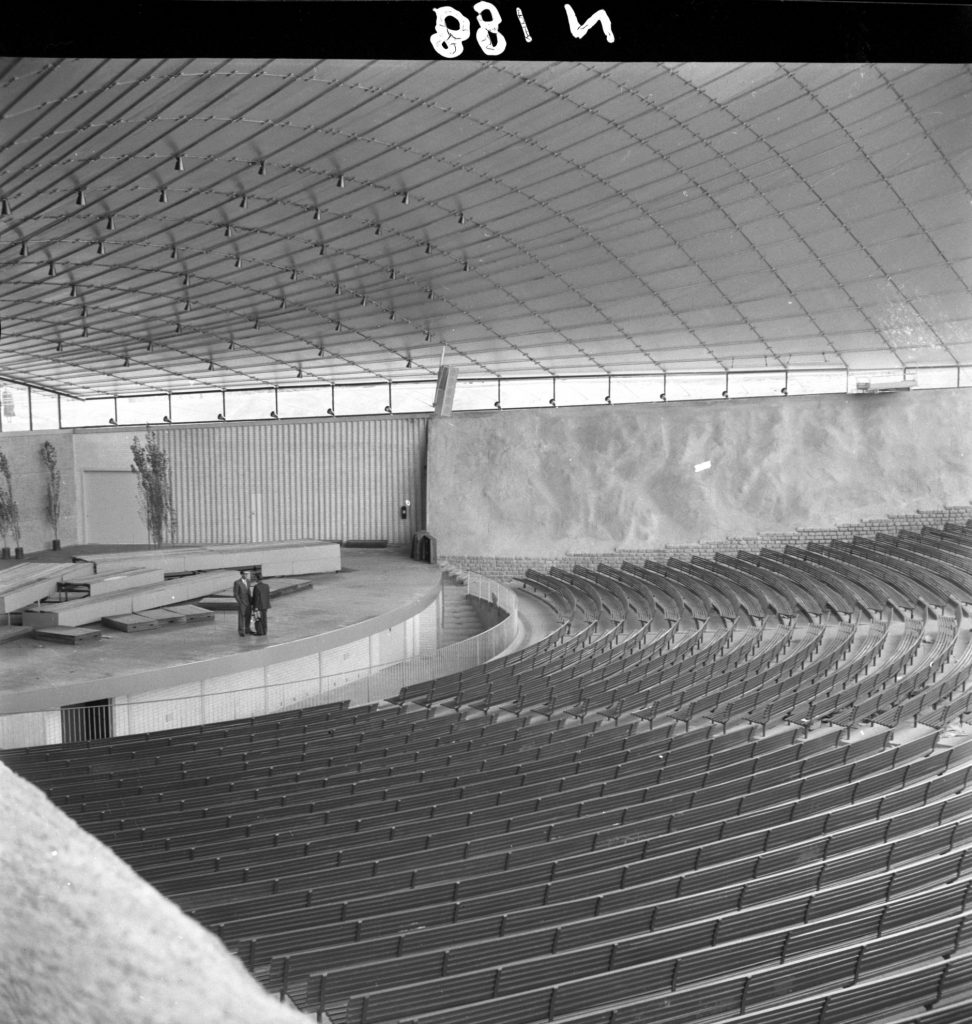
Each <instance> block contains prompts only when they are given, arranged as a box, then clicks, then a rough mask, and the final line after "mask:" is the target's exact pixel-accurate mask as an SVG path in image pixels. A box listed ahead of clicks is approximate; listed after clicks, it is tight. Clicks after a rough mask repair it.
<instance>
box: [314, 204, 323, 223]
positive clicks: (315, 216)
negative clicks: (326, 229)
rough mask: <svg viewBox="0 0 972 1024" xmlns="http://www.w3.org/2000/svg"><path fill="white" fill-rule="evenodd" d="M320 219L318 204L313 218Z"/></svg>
mask: <svg viewBox="0 0 972 1024" xmlns="http://www.w3.org/2000/svg"><path fill="white" fill-rule="evenodd" d="M320 219H321V208H320V207H319V206H318V207H316V208H315V210H314V220H320Z"/></svg>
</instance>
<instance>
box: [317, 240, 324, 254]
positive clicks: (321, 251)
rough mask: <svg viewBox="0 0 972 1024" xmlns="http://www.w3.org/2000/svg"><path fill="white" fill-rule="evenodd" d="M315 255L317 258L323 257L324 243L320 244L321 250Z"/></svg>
mask: <svg viewBox="0 0 972 1024" xmlns="http://www.w3.org/2000/svg"><path fill="white" fill-rule="evenodd" d="M317 255H318V256H323V255H324V243H323V242H321V249H320V252H319V253H318V254H317Z"/></svg>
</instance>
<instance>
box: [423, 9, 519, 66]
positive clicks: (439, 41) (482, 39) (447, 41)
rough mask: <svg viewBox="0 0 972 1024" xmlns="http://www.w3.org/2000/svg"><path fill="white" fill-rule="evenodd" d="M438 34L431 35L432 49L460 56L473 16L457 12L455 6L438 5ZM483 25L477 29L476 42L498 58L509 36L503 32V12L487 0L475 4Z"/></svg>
mask: <svg viewBox="0 0 972 1024" xmlns="http://www.w3.org/2000/svg"><path fill="white" fill-rule="evenodd" d="M434 10H435V33H434V34H433V35H432V36H430V37H429V41H430V42H431V43H432V48H433V49H434V50H435V52H436V53H437V54H439V55H440V56H441V57H458V56H459V55H460V54H461V53H462V44H463V43H464V42H465V41H466V40H467V39H468V38H469V35H470V32H471V26H470V23H469V19H468V18H467V17H466V16H465V15H464V14H462V13H461V12H460V11H457V10H456V9H455V7H436V8H434ZM473 10H474V11H475V12H476V20H477V22H478V23H479V28H477V29H476V42H477V43H479V48H480V49H481V50H482V51H483V53H485V54H486V55H487V56H488V57H498V56H499V55H500V54H501V53H502V52H503V51H504V50H505V49H506V39H505V38H504V37H503V34H502V32H500V30H499V27H500V22H501V21H502V20H503V19H502V18H501V17H500V12H499V11H498V10H496V8H495V7H494V6H493V5H492V4H491V3H487V2H486V0H481V2H480V3H478V4H475V5H474V6H473Z"/></svg>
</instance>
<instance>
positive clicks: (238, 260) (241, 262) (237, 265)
mask: <svg viewBox="0 0 972 1024" xmlns="http://www.w3.org/2000/svg"><path fill="white" fill-rule="evenodd" d="M234 266H235V267H236V269H237V270H239V269H240V267H242V266H243V259H242V257H240V256H237V257H236V263H235V264H234Z"/></svg>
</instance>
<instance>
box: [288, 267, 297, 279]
mask: <svg viewBox="0 0 972 1024" xmlns="http://www.w3.org/2000/svg"><path fill="white" fill-rule="evenodd" d="M290 280H291V281H296V280H297V268H296V267H291V268H290Z"/></svg>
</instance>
